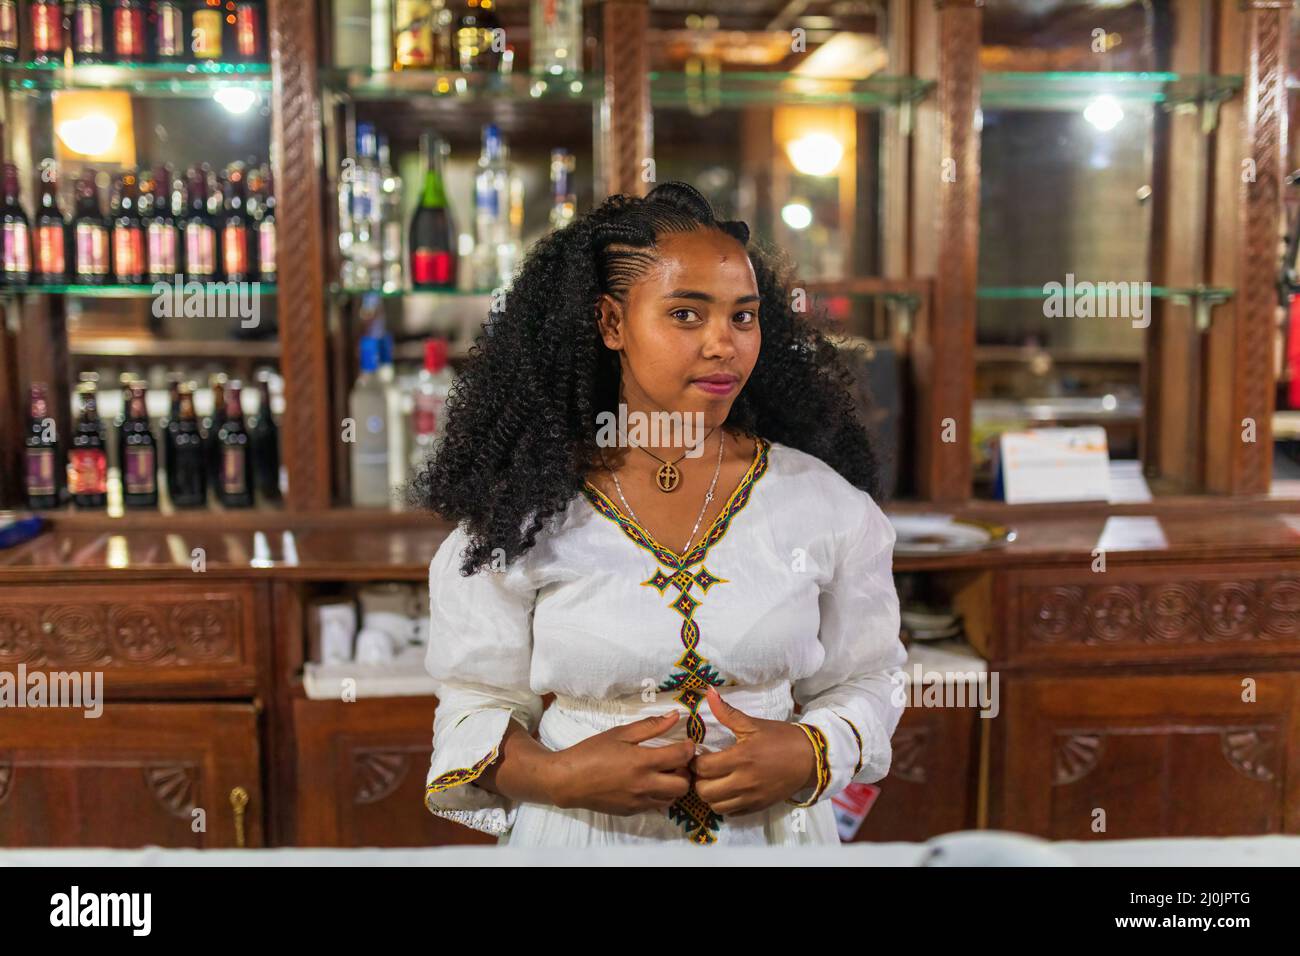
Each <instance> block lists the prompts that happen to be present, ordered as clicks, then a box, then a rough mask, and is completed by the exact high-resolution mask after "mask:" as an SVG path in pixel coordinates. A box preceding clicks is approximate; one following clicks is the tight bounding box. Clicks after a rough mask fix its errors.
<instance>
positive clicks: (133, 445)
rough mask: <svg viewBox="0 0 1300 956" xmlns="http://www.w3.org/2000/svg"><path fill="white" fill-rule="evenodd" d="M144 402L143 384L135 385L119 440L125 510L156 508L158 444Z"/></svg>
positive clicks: (137, 383) (132, 387) (132, 388)
mask: <svg viewBox="0 0 1300 956" xmlns="http://www.w3.org/2000/svg"><path fill="white" fill-rule="evenodd" d="M144 399H145V393H144V383H143V382H136V383H135V384H134V385H132V386H131V404H130V405H129V406H128V407H127V414H126V422H125V423H124V425H123V428H124V429H125V437H124V438H123V439H122V504H123V505H125V506H126V507H128V508H157V507H158V442H157V440H156V439H155V438H154V435H153V430H152V429H151V428H150V427H149V410H148V408H147V407H146V406H145V400H144Z"/></svg>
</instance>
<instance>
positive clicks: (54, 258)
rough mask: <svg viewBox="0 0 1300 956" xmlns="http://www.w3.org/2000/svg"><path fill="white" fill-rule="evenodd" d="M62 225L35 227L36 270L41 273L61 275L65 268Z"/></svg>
mask: <svg viewBox="0 0 1300 956" xmlns="http://www.w3.org/2000/svg"><path fill="white" fill-rule="evenodd" d="M63 250H64V246H63V227H62V226H38V227H37V229H36V271H37V272H39V273H41V274H42V275H47V276H57V275H63V272H64V270H65V269H66V268H67V266H66V263H65V262H64V255H63Z"/></svg>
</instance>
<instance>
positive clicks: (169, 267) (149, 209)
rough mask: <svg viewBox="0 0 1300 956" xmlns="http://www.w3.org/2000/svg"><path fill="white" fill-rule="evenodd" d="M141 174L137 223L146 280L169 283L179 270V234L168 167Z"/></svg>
mask: <svg viewBox="0 0 1300 956" xmlns="http://www.w3.org/2000/svg"><path fill="white" fill-rule="evenodd" d="M145 177H147V178H145ZM145 177H142V178H141V181H140V225H141V228H142V229H143V231H144V248H145V263H146V268H147V270H148V272H147V276H148V281H149V282H151V283H152V282H171V281H173V278H174V277H175V276H176V274H177V273H179V272H180V271H181V269H180V245H181V234H180V230H179V229H178V228H177V227H176V216H175V215H174V214H173V211H172V184H171V178H172V177H171V168H170V167H168V166H166V165H163V166H159V167H158V168H157V169H155V170H154V172H153V173H152V174H145Z"/></svg>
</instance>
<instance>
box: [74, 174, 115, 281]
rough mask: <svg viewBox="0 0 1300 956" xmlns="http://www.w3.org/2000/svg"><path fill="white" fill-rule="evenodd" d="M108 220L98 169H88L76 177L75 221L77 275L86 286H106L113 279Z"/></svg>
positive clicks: (78, 279) (77, 278)
mask: <svg viewBox="0 0 1300 956" xmlns="http://www.w3.org/2000/svg"><path fill="white" fill-rule="evenodd" d="M108 232H109V226H108V220H107V219H105V218H104V212H103V209H102V207H101V206H100V204H99V186H98V185H97V184H96V183H95V171H94V170H93V169H89V168H87V169H86V170H84V171H83V172H82V174H81V178H80V179H78V180H77V208H76V218H75V219H73V221H72V241H73V248H74V249H75V252H76V255H75V259H76V262H75V265H74V267H73V268H74V269H75V275H76V280H77V282H79V283H81V284H83V285H103V284H105V283H106V282H109V281H111V279H112V267H111V266H110V264H109V255H110V254H109V246H108Z"/></svg>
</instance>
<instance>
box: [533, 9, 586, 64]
mask: <svg viewBox="0 0 1300 956" xmlns="http://www.w3.org/2000/svg"><path fill="white" fill-rule="evenodd" d="M528 36H529V39H530V40H531V41H532V56H533V72H534V73H549V74H558V75H568V74H574V73H580V72H582V0H532V16H531V18H530V22H529V32H528Z"/></svg>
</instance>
